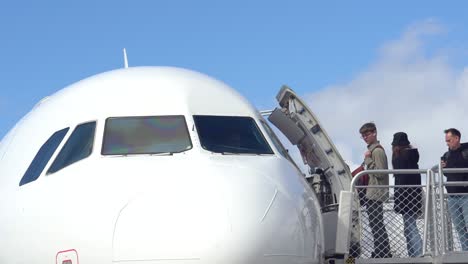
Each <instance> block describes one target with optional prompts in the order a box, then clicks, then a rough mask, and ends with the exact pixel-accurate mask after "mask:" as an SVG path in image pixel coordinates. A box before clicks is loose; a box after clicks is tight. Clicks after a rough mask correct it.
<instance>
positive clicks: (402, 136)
mask: <svg viewBox="0 0 468 264" xmlns="http://www.w3.org/2000/svg"><path fill="white" fill-rule="evenodd" d="M418 162H419V152H418V149H417V148H413V147H412V146H411V145H410V142H409V140H408V135H407V134H406V133H405V132H397V133H395V134H394V135H393V141H392V165H393V169H396V170H400V169H419V165H418ZM394 177H395V193H394V200H395V204H394V210H395V212H396V213H398V214H401V215H402V216H403V224H404V226H403V230H404V235H405V238H406V248H407V250H408V256H410V257H417V256H420V255H421V254H422V239H421V235H420V234H419V231H418V227H417V225H416V220H417V219H418V216H419V215H420V214H421V213H422V212H421V210H422V209H421V208H422V197H421V195H422V190H421V187H408V186H406V185H421V174H395V175H394ZM399 186H402V187H399Z"/></svg>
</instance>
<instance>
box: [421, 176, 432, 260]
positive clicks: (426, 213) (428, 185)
mask: <svg viewBox="0 0 468 264" xmlns="http://www.w3.org/2000/svg"><path fill="white" fill-rule="evenodd" d="M432 173H433V172H432V170H431V169H428V170H427V175H428V176H427V177H426V178H427V179H426V200H425V203H424V231H423V246H422V255H423V256H425V255H426V247H427V233H428V232H429V229H428V228H429V199H430V196H429V195H430V193H431V192H430V188H431V174H432Z"/></svg>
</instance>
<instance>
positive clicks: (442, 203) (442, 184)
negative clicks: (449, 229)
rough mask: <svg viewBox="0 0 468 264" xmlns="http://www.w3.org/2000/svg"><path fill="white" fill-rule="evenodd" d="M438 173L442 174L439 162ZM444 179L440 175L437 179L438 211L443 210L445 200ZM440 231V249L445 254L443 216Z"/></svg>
mask: <svg viewBox="0 0 468 264" xmlns="http://www.w3.org/2000/svg"><path fill="white" fill-rule="evenodd" d="M439 175H440V176H442V175H444V174H443V173H442V166H441V164H439ZM443 188H444V181H443V180H442V177H441V178H440V180H439V192H440V193H439V198H440V211H441V212H445V208H444V207H445V202H444V189H443ZM440 222H441V223H440V224H441V232H442V237H441V239H442V242H441V243H442V247H441V250H442V252H441V253H442V254H445V245H446V241H445V236H446V233H445V219H444V217H442V218H441V221H440Z"/></svg>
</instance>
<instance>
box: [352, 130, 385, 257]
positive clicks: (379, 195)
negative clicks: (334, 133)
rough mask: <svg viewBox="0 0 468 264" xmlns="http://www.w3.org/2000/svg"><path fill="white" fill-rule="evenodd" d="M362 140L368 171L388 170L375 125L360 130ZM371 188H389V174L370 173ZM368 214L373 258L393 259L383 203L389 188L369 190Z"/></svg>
mask: <svg viewBox="0 0 468 264" xmlns="http://www.w3.org/2000/svg"><path fill="white" fill-rule="evenodd" d="M359 133H360V134H361V138H362V139H363V140H364V141H365V142H366V143H367V151H366V152H365V153H364V163H365V165H366V169H368V170H386V169H388V163H387V155H386V154H385V150H384V149H383V147H382V146H381V145H380V142H379V141H378V140H377V128H376V126H375V124H374V123H365V124H364V125H362V126H361V128H360V129H359ZM368 175H369V183H368V185H369V186H372V185H376V186H388V174H372V173H369V174H368ZM366 198H367V202H366V204H367V214H368V216H369V225H370V228H371V231H372V236H373V237H374V251H373V252H372V255H371V257H372V258H391V257H392V254H391V253H390V243H389V240H388V234H387V229H386V228H385V224H384V220H383V218H384V215H383V203H384V202H387V201H388V188H387V187H376V188H367V191H366Z"/></svg>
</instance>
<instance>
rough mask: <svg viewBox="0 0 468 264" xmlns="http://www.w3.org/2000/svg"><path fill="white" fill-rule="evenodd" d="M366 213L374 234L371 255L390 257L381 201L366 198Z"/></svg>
mask: <svg viewBox="0 0 468 264" xmlns="http://www.w3.org/2000/svg"><path fill="white" fill-rule="evenodd" d="M367 214H368V215H369V225H370V227H371V230H372V236H374V252H373V253H372V257H375V258H385V257H390V244H389V242H388V234H387V229H386V228H385V225H384V221H383V203H382V202H380V201H373V200H370V199H369V200H367Z"/></svg>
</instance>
